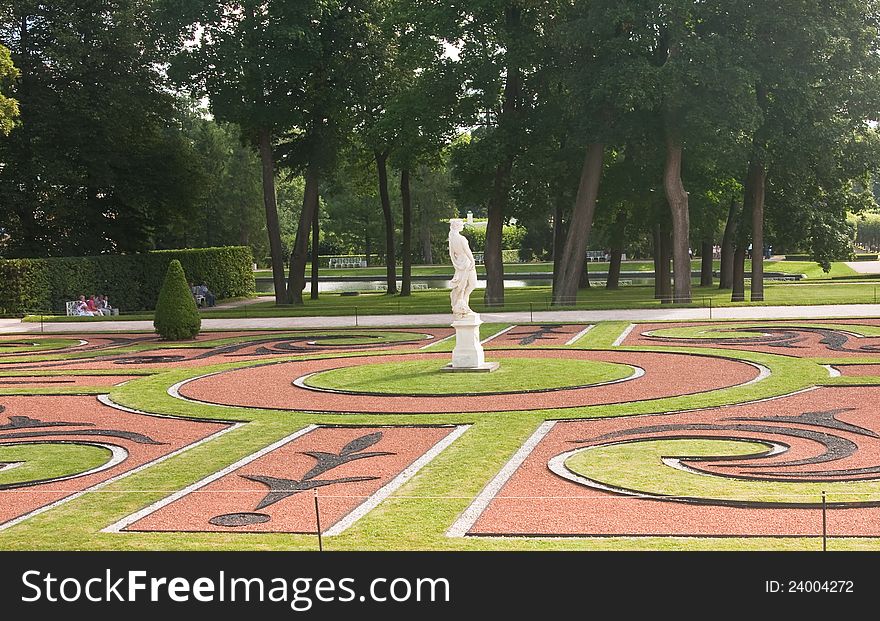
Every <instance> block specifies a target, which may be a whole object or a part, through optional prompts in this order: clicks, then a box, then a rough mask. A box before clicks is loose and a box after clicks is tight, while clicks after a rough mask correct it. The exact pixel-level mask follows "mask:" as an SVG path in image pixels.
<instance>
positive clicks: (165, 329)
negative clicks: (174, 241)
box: [153, 259, 202, 341]
mask: <svg viewBox="0 0 880 621" xmlns="http://www.w3.org/2000/svg"><path fill="white" fill-rule="evenodd" d="M153 326H154V327H155V328H156V332H158V333H159V336H161V337H162V338H163V339H165V340H166V341H182V340H184V339H191V338H194V337H195V336H196V335H197V334H198V333H199V329H200V328H201V327H202V318H201V317H199V309H198V308H197V307H196V300H195V298H194V297H193V294H192V290H191V289H190V287H189V285H188V284H187V281H186V274H184V273H183V266H182V265H181V264H180V261H178V260H177V259H172V260H171V262H170V263H169V264H168V272H167V274H166V275H165V282H164V283H163V284H162V289H161V290H160V291H159V300H158V301H157V302H156V315H155V318H154V319H153Z"/></svg>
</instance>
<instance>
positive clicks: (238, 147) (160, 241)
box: [156, 108, 268, 260]
mask: <svg viewBox="0 0 880 621" xmlns="http://www.w3.org/2000/svg"><path fill="white" fill-rule="evenodd" d="M181 129H182V132H183V134H184V136H185V137H186V139H187V140H188V142H189V143H190V144H192V147H193V152H194V163H195V164H196V167H197V169H198V170H199V171H200V175H201V176H202V177H203V178H204V179H205V180H206V183H204V184H202V187H201V190H202V191H201V192H200V194H199V196H198V198H197V199H196V201H195V205H194V206H193V210H192V212H191V215H190V216H189V218H187V220H186V221H185V222H180V221H176V220H175V221H172V222H169V223H168V224H167V225H165V226H163V227H162V228H159V229H157V231H156V246H157V247H158V248H182V247H187V248H199V247H213V246H235V245H244V246H250V247H251V250H252V252H253V256H254V257H255V258H257V259H258V260H262V259H263V257H265V256H266V255H267V254H268V248H267V238H266V220H265V216H264V212H263V196H262V186H261V176H260V175H261V171H260V160H259V158H258V157H257V155H256V153H254V150H253V148H251V147H250V146H248V145H246V144H245V142H244V141H243V140H242V135H241V131H240V129H239V128H238V126H236V125H233V124H230V123H218V122H216V121H214V120H212V119H209V118H205V117H204V116H203V111H202V110H200V109H198V108H193V109H192V110H191V111H190V112H188V113H186V114H185V115H184V118H183V126H182V128H181Z"/></svg>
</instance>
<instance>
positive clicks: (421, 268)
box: [254, 259, 857, 280]
mask: <svg viewBox="0 0 880 621" xmlns="http://www.w3.org/2000/svg"><path fill="white" fill-rule="evenodd" d="M700 265H701V261H700V260H699V259H695V260H693V261H692V262H691V266H692V269H693V270H695V271H697V270H699V269H700ZM712 265H713V268H712V269H714V270H716V271H717V270H718V269H720V267H721V262H720V261H713V262H712ZM764 266H765V267H764V269H765V270H766V271H768V272H783V273H785V274H804V275H805V276H806V277H807V278H809V279H811V280H812V279H823V280H827V279H830V278H839V277H845V276H856V275H857V272H855V271H854V270H853V269H851V268H850V267H848V266H847V265H846V263H844V262H836V263H832V264H831V271H830V272H828V273H826V272H824V271H823V270H822V268H821V267H820V266H819V264H817V263H815V262H813V261H765V262H764ZM587 268H588V269H589V271H590V272H607V271H608V268H609V264H608V263H606V262H596V263H588V264H587ZM751 269H752V262H751V261H746V272H750V271H751ZM401 270H402V267H401V266H400V265H398V266H397V277H398V278H400V275H401ZM552 271H553V263H506V264H505V265H504V273H505V274H549V273H551V272H552ZM621 271H623V272H653V271H654V262H653V261H650V260H648V261H624V262H623V264H622V266H621ZM477 273H478V274H480V275H485V273H486V268H485V267H484V266H482V265H478V266H477ZM306 274H307V275H308V274H311V268H310V267H309V266H307V267H306ZM412 274H413V277H416V278H417V277H419V276H450V277H451V276H452V267H451V266H449V265H413V267H412ZM254 275H255V276H256V277H257V278H272V270H258V271H256V272H254ZM319 276H361V277H376V278H377V279H382V278H384V277H385V268H384V267H382V266H379V267H360V268H339V269H329V268H322V269H321V270H320V271H319Z"/></svg>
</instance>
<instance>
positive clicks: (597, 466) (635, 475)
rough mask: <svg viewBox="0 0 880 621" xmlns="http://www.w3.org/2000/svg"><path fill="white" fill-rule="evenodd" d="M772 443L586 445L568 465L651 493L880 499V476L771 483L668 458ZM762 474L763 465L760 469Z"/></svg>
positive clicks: (751, 451) (777, 499)
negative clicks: (697, 470)
mask: <svg viewBox="0 0 880 621" xmlns="http://www.w3.org/2000/svg"><path fill="white" fill-rule="evenodd" d="M768 448H769V447H768V446H767V445H764V444H760V443H755V442H744V441H740V440H721V439H716V440H706V439H698V440H696V439H670V440H641V441H633V442H624V443H620V444H612V445H604V446H597V447H588V448H584V449H583V450H582V451H580V452H578V453H575V454H574V455H572V456H571V457H569V458H568V459H567V460H566V461H565V466H566V467H567V468H568V469H569V470H571V471H572V472H575V473H577V474H579V475H581V476H584V477H586V478H588V479H591V480H594V481H598V482H599V483H603V484H605V485H609V486H611V487H616V488H619V489H625V490H630V491H632V492H639V493H644V494H649V495H651V496H671V497H675V498H687V499H697V500H718V501H722V502H734V503H744V502H760V503H779V504H796V505H804V504H809V505H816V504H820V503H821V502H822V492H823V491H824V492H826V493H827V498H828V502H829V503H834V502H876V501H877V500H880V480H877V479H873V480H870V479H869V480H858V481H823V482H815V483H811V482H800V481H792V482H788V481H772V482H768V481H758V480H754V479H745V478H729V477H723V476H721V475H713V474H705V473H703V474H701V475H699V476H694V474H693V473H690V472H685V471H683V470H679V469H678V468H673V467H672V466H669V465H667V464H666V463H664V461H663V460H664V459H668V458H674V457H685V456H686V458H687V461H695V462H696V464H695V465H696V466H697V467H699V464H700V460H699V457H706V458H708V459H707V461H710V462H711V461H713V460H715V459H713V458H719V457H732V458H737V457H739V458H741V457H743V456H747V455H755V456H758V455H760V454H762V453H765V452H766V451H767V450H768ZM692 458H697V459H692ZM727 463H730V462H727ZM758 473H760V470H758V471H756V473H755V474H756V475H757V474H758Z"/></svg>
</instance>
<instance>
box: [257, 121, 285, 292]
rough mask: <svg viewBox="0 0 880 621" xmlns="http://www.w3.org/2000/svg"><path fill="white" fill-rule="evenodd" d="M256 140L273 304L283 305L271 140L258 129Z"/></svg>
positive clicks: (265, 132) (265, 130)
mask: <svg viewBox="0 0 880 621" xmlns="http://www.w3.org/2000/svg"><path fill="white" fill-rule="evenodd" d="M258 139H259V149H260V164H261V165H262V171H263V206H264V207H265V209H266V231H267V232H268V234H269V254H270V256H271V257H272V281H273V282H274V284H275V304H285V303H287V301H288V300H287V294H286V292H285V289H284V254H283V250H282V248H281V226H280V224H279V223H278V204H277V201H276V197H275V159H274V157H273V155H272V138H271V136H270V135H269V129H268V128H262V129H260V131H259V134H258Z"/></svg>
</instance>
